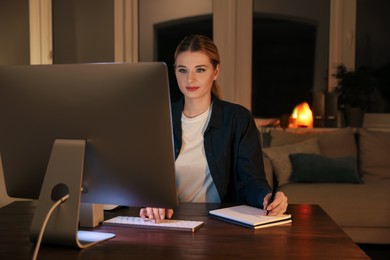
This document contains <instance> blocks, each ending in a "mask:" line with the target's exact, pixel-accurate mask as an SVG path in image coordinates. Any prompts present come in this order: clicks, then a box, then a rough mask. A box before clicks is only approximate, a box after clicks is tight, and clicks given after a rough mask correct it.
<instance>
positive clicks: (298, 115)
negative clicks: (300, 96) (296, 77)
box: [288, 102, 313, 128]
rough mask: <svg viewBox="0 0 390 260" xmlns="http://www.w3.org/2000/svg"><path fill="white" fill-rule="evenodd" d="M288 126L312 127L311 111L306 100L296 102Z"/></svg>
mask: <svg viewBox="0 0 390 260" xmlns="http://www.w3.org/2000/svg"><path fill="white" fill-rule="evenodd" d="M288 127H290V128H298V127H305V128H312V127H313V112H312V111H311V109H310V106H309V104H308V103H307V102H303V103H300V104H298V105H297V106H296V107H295V108H294V110H293V113H292V114H291V116H290V124H289V126H288Z"/></svg>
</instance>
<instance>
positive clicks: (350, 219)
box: [280, 176, 390, 229]
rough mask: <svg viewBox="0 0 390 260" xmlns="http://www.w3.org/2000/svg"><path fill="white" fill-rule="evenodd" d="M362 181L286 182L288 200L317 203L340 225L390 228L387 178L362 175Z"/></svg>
mask: <svg viewBox="0 0 390 260" xmlns="http://www.w3.org/2000/svg"><path fill="white" fill-rule="evenodd" d="M363 181H364V184H358V185H357V184H352V183H289V184H287V185H284V186H283V187H280V190H281V191H283V192H284V193H285V194H286V196H287V197H288V203H290V204H319V205H320V206H321V207H322V208H323V209H324V210H325V211H326V212H327V213H328V214H329V215H330V216H331V217H332V219H333V220H334V221H335V222H336V223H337V224H338V225H339V226H342V227H343V226H348V227H377V228H383V229H384V228H390V203H388V202H387V198H390V189H389V187H390V179H379V178H377V177H374V176H363Z"/></svg>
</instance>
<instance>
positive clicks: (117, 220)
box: [103, 216, 203, 232]
mask: <svg viewBox="0 0 390 260" xmlns="http://www.w3.org/2000/svg"><path fill="white" fill-rule="evenodd" d="M103 225H108V226H120V227H139V228H154V229H170V230H180V231H191V232H195V231H196V230H197V229H198V228H200V226H202V225H203V221H193V220H177V219H163V220H161V221H160V223H158V224H157V223H155V221H154V220H149V219H145V220H144V219H142V218H140V217H129V216H118V217H114V218H111V219H108V220H105V221H103Z"/></svg>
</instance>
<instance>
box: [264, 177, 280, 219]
mask: <svg viewBox="0 0 390 260" xmlns="http://www.w3.org/2000/svg"><path fill="white" fill-rule="evenodd" d="M278 186H279V182H278V180H276V179H274V184H273V187H272V194H271V198H270V199H269V201H268V205H269V204H271V203H272V202H273V201H274V199H275V195H276V192H277V191H278ZM267 207H268V206H267ZM268 213H269V211H268V210H267V215H268Z"/></svg>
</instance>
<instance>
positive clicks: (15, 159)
mask: <svg viewBox="0 0 390 260" xmlns="http://www.w3.org/2000/svg"><path fill="white" fill-rule="evenodd" d="M0 120H1V124H0V152H1V159H2V163H3V171H4V177H5V183H6V188H7V192H8V194H9V196H11V197H16V198H30V199H38V197H39V194H40V191H41V187H42V183H43V181H44V178H45V173H46V171H47V167H48V162H49V158H50V156H51V153H52V149H53V144H54V142H55V140H59V139H61V140H62V139H65V140H85V143H86V146H85V158H84V162H83V166H82V167H83V192H82V196H81V202H88V203H99V204H116V205H125V206H156V207H175V206H176V205H177V196H176V185H175V173H174V153H173V142H172V131H171V114H170V97H169V85H168V78H167V68H166V65H165V64H164V63H158V62H150V63H102V64H67V65H22V66H0ZM58 174H62V175H66V174H67V173H66V171H65V172H61V173H58ZM53 188H54V187H53Z"/></svg>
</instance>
